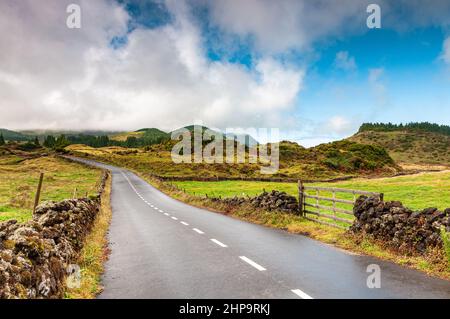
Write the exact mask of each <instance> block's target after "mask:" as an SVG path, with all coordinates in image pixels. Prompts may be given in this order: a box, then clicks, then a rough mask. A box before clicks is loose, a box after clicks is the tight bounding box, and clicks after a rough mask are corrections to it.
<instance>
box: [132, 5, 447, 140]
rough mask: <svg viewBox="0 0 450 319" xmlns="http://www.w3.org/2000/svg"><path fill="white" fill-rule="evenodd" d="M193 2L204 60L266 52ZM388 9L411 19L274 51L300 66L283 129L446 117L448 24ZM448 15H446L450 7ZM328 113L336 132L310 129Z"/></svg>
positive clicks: (240, 60)
mask: <svg viewBox="0 0 450 319" xmlns="http://www.w3.org/2000/svg"><path fill="white" fill-rule="evenodd" d="M391 4H392V2H391ZM403 4H404V3H403ZM191 5H192V7H191V10H192V11H193V12H194V14H193V18H194V19H195V20H196V22H195V23H197V24H198V25H200V28H201V32H202V37H203V45H204V48H205V49H204V52H205V55H206V57H207V58H208V59H209V60H210V61H227V62H229V63H233V64H240V65H242V66H244V67H246V68H248V69H250V70H251V69H252V68H254V67H255V60H258V59H260V58H261V56H263V55H264V52H261V50H258V48H257V47H255V45H254V39H253V38H252V36H253V35H252V34H251V33H249V34H246V35H244V36H242V35H239V34H230V33H227V32H224V31H223V29H221V28H220V27H218V26H217V25H214V22H212V21H211V19H210V12H209V10H210V9H209V8H208V7H207V6H205V5H203V3H198V2H195V1H193V2H192V4H191ZM423 5H425V4H423ZM128 7H129V8H130V10H131V11H132V12H133V15H134V16H135V18H136V19H135V20H136V21H138V23H143V24H144V25H145V26H146V27H149V28H155V27H160V26H161V25H165V24H166V23H170V21H171V18H170V13H168V11H166V10H164V5H161V4H160V5H157V6H152V5H149V4H148V2H145V3H143V2H142V1H141V2H139V1H134V2H132V4H129V5H128ZM382 9H383V8H382ZM438 9H439V8H438V7H436V10H438ZM389 10H390V12H388V13H386V15H388V16H389V15H391V17H390V18H391V19H392V15H394V13H395V14H397V12H400V14H397V15H396V17H397V18H398V19H403V20H412V21H408V22H407V23H408V25H407V26H406V27H405V26H403V27H402V28H397V26H396V24H395V23H393V24H392V25H391V26H390V25H389V24H388V25H386V26H383V27H382V28H381V29H366V30H362V29H364V26H363V27H362V28H361V26H359V28H358V31H356V32H349V34H340V35H339V36H337V37H334V38H333V37H324V38H323V39H318V41H317V42H312V43H310V44H309V46H308V47H307V48H303V49H299V48H290V49H288V50H283V51H280V52H276V53H275V54H272V56H273V57H275V58H276V59H277V60H279V61H283V63H286V64H288V65H290V66H293V67H298V68H304V69H305V70H306V72H305V76H304V79H303V88H302V90H301V91H300V92H298V94H297V96H296V99H295V102H294V105H293V107H292V110H291V112H290V113H291V114H290V116H291V117H292V118H295V119H296V124H297V125H298V127H297V128H294V129H292V128H290V129H291V131H290V133H288V135H289V134H290V135H293V136H298V137H299V138H300V139H302V138H304V139H305V140H306V139H309V138H312V143H314V141H315V140H322V139H323V140H327V139H333V138H340V137H343V136H345V135H349V134H352V133H353V132H354V131H355V130H356V129H357V127H358V126H359V125H360V124H361V123H362V122H366V121H381V122H395V123H399V122H410V121H430V122H436V123H441V124H450V89H449V88H450V86H449V85H450V77H449V72H448V65H446V63H445V62H444V61H443V59H442V58H441V56H442V54H443V43H444V41H445V39H446V37H447V26H446V25H445V24H443V25H439V22H438V23H435V21H432V22H430V23H428V24H427V23H426V22H425V23H423V21H421V22H420V23H417V24H415V23H414V20H413V19H412V17H411V16H414V15H415V13H414V14H410V13H411V12H420V11H421V10H422V8H421V6H420V5H417V4H413V6H408V7H407V8H402V4H400V5H399V6H396V7H394V8H392V7H391V8H389ZM384 13H385V12H383V11H382V20H383V14H384ZM362 14H364V12H362ZM408 14H410V15H411V16H409V15H408ZM448 15H449V16H448V18H449V19H450V12H449V13H448ZM433 18H435V16H433ZM280 36H281V35H280ZM223 42H225V43H226V45H225V46H223ZM338 57H341V58H342V59H343V62H342V63H340V62H338ZM371 74H372V76H371ZM327 119H332V120H334V122H335V126H336V129H335V131H334V132H333V130H328V131H327V130H321V129H320V128H315V126H320V125H326V123H327ZM341 126H342V127H341ZM302 127H303V128H304V129H302ZM296 131H298V132H296ZM305 142H306V144H308V143H309V142H310V141H305Z"/></svg>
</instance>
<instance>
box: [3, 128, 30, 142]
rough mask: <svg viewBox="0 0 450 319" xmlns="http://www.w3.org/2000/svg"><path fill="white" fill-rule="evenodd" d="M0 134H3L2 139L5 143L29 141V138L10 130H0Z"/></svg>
mask: <svg viewBox="0 0 450 319" xmlns="http://www.w3.org/2000/svg"><path fill="white" fill-rule="evenodd" d="M0 134H3V138H4V139H5V140H7V141H28V140H30V137H29V136H26V135H24V134H22V133H20V132H15V131H11V130H7V129H4V128H0Z"/></svg>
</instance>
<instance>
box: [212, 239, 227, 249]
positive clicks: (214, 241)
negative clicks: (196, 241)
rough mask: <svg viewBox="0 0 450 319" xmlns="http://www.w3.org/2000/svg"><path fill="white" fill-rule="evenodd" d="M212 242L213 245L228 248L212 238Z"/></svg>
mask: <svg viewBox="0 0 450 319" xmlns="http://www.w3.org/2000/svg"><path fill="white" fill-rule="evenodd" d="M211 241H212V242H213V243H216V244H217V245H219V246H220V247H224V248H225V247H228V246H227V245H225V244H224V243H221V242H220V241H218V240H217V239H214V238H211Z"/></svg>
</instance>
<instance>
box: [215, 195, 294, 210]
mask: <svg viewBox="0 0 450 319" xmlns="http://www.w3.org/2000/svg"><path fill="white" fill-rule="evenodd" d="M212 200H213V201H220V202H222V203H225V204H227V205H231V206H239V205H242V204H246V203H247V204H251V205H253V206H254V207H258V208H262V209H265V210H269V211H274V210H278V211H283V212H286V213H293V214H298V212H299V209H298V201H297V198H296V197H295V196H291V195H288V194H286V193H285V192H280V191H276V190H273V191H271V192H266V191H264V192H263V193H261V194H260V195H258V196H255V197H247V198H244V197H232V198H224V199H221V198H212Z"/></svg>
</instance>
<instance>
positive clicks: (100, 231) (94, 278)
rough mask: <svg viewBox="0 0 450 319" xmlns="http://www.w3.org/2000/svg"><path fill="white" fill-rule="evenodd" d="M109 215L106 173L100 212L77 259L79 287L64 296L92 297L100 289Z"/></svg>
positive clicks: (105, 254)
mask: <svg viewBox="0 0 450 319" xmlns="http://www.w3.org/2000/svg"><path fill="white" fill-rule="evenodd" d="M111 217H112V210H111V176H110V175H108V179H107V181H106V186H105V190H104V192H103V194H102V197H101V208H100V212H99V214H98V216H97V218H96V220H95V222H94V225H93V227H92V230H91V232H90V234H89V235H88V236H87V237H86V239H85V243H84V247H83V249H82V251H81V253H80V258H79V261H78V264H79V266H80V268H81V285H80V288H76V289H68V290H67V291H66V298H69V299H93V298H95V297H96V296H97V295H98V294H99V293H100V292H101V291H102V289H103V287H102V286H101V275H102V274H103V271H104V263H105V261H106V260H107V259H108V255H109V248H108V239H107V232H108V229H109V224H110V222H111Z"/></svg>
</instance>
